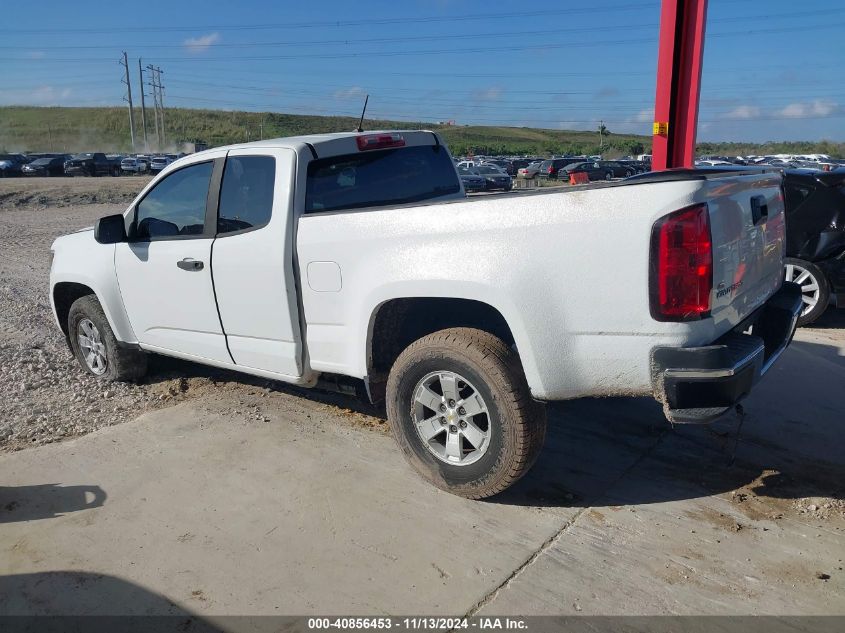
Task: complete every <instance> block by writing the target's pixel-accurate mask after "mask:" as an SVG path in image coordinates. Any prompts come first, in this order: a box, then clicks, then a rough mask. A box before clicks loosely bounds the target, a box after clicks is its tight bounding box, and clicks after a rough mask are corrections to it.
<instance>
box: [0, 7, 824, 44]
mask: <svg viewBox="0 0 845 633" xmlns="http://www.w3.org/2000/svg"><path fill="white" fill-rule="evenodd" d="M840 13H841V11H840V10H839V9H822V10H818V11H801V12H798V11H796V12H790V13H779V14H769V15H763V16H742V17H728V18H716V19H712V20H710V22H713V23H724V22H742V21H746V20H749V19H756V20H766V19H780V18H784V17H809V16H815V15H829V14H840ZM656 26H657V25H656V24H655V22H646V23H643V24H623V25H616V26H607V25H605V26H597V27H575V28H564V29H543V30H532V31H498V32H494V33H459V34H448V35H418V36H399V37H376V38H348V37H347V38H340V39H331V40H299V41H291V40H285V41H283V42H279V41H274V42H246V43H225V42H214V43H210V44H206V45H204V46H203V49H204V50H205V49H218V48H260V47H265V46H266V47H299V46H330V45H336V44H337V45H344V44H346V45H348V44H388V43H397V42H401V43H406V42H414V41H419V42H427V41H438V40H467V39H477V38H485V39H489V38H496V37H513V36H537V35H557V34H565V33H582V32H583V33H590V32H601V33H603V32H607V31H630V30H632V29H652V30H654V29H655V28H656ZM794 28H795V25H794V24H792V25H790V29H793V30H794ZM140 46H143V47H144V48H146V49H184V48H185V46H186V45H185V44H184V43H183V44H140ZM110 48H114V45H111V44H84V45H79V44H75V45H60V46H38V49H39V50H42V51H43V50H97V49H110ZM3 49H12V50H19V49H20V45H17V46H0V50H3Z"/></svg>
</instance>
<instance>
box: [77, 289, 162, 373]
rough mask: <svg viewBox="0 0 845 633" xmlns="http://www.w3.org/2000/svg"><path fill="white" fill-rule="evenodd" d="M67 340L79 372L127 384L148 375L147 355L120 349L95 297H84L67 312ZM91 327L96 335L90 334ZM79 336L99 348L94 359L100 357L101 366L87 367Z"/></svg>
mask: <svg viewBox="0 0 845 633" xmlns="http://www.w3.org/2000/svg"><path fill="white" fill-rule="evenodd" d="M67 321H68V323H67V326H68V340H69V341H70V347H71V350H73V355H74V356H76V360H78V361H79V364H80V365H81V366H82V369H83V370H84V371H86V372H87V373H88V374H90V375H92V376H94V377H95V378H97V379H98V380H103V381H108V382H113V381H130V380H137V379H138V378H141V377H142V376H144V375H145V374H146V373H147V355H146V354H145V353H143V352H141V351H138V350H134V349H128V348H125V347H120V346H119V345H118V343H117V339H116V338H115V336H114V332H112V329H111V326H110V325H109V322H108V319H106V315H105V313H104V312H103V308H102V307H101V306H100V302H99V301H97V297H96V296H95V295H86V296H84V297H80V298H79V299H77V300H76V301H74V302H73V305H71V307H70V311H69V312H68V319H67ZM91 326H93V328H95V329H94V333H95V334H96V336H92V335H91V330H90V327H91ZM80 334H82V335H87V338H88V339H89V341H90V340H94V341H95V342H97V343H98V345H101V347H100V348H99V353H98V354H95V356H98V357H101V358H102V367H100V363H96V364H94V366H92V365H89V363H88V362H87V361H86V355H87V354H86V351H84V348H83V343H82V341H81V340H80Z"/></svg>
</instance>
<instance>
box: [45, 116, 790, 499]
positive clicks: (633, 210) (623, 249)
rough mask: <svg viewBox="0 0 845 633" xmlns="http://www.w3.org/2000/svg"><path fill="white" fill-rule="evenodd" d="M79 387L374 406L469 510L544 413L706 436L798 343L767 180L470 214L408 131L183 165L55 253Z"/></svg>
mask: <svg viewBox="0 0 845 633" xmlns="http://www.w3.org/2000/svg"><path fill="white" fill-rule="evenodd" d="M52 252H53V261H52V267H51V272H50V300H51V302H52V306H53V309H54V311H55V316H56V321H57V323H58V325H59V327H60V328H61V329H62V331H63V332H64V334H65V336H66V337H67V340H68V343H69V345H70V347H71V349H72V351H73V353H74V354H75V355H76V357H77V358H78V360H79V362H80V364H81V365H82V368H83V369H84V370H85V371H87V372H90V373H91V374H93V375H94V376H97V377H99V378H101V379H103V380H132V379H138V378H140V377H141V376H142V375H143V374H144V372H145V371H146V364H147V363H146V359H147V354H148V353H150V352H154V353H157V354H166V355H169V356H175V357H179V358H184V359H189V360H193V361H196V362H199V363H204V364H207V365H212V366H215V367H222V368H227V369H233V370H236V371H242V372H245V373H248V374H254V375H257V376H263V377H266V378H271V379H275V380H280V381H285V382H288V383H293V384H297V385H301V386H307V387H311V386H318V385H322V384H328V383H333V384H344V381H349V382H350V383H355V382H357V384H359V385H362V386H366V390H367V393H368V394H369V396H370V398H371V399H372V400H373V401H381V400H385V401H386V408H387V413H388V418H389V421H390V424H391V427H392V430H393V433H394V436H395V438H396V439H397V441H398V444H399V447H400V448H401V450H402V452H403V453H404V454H405V456H406V457H407V459H408V461H409V462H410V463H411V464H412V465H413V466H414V467H415V468H416V469H417V470H418V471H419V472H420V473H421V474H422V475H423V476H424V477H425V478H426V479H428V480H429V481H431V482H432V483H434V484H435V485H437V486H439V487H441V488H443V489H446V490H449V491H451V492H454V493H456V494H459V495H463V496H466V497H471V498H481V497H486V496H489V495H492V494H495V493H497V492H500V491H502V490H504V489H505V488H507V487H508V486H509V485H511V484H512V483H513V482H514V481H516V480H517V479H518V478H519V477H521V476H522V475H523V474H525V472H527V470H528V469H529V468H530V467H531V465H532V463H533V462H534V460H535V458H536V457H537V455H538V452H539V451H540V447H541V445H542V442H543V438H544V434H545V427H546V417H545V410H544V405H543V403H544V402H546V401H552V400H565V399H569V398H578V397H582V396H611V395H619V394H624V395H633V394H652V395H653V396H654V397H655V398H656V399H657V400H659V401H660V402H661V403H662V404H663V409H664V412H665V415H666V417H667V418H668V419H669V420H670V421H673V422H705V421H709V420H712V419H714V418H716V417H718V416H719V415H721V414H723V413H725V412H726V411H729V410H730V408H731V407H732V406H733V405H734V404H735V403H737V402H738V401H739V400H740V399H741V398H742V397H744V396H745V395H746V394H748V393H749V391H750V390H751V388H752V386H753V384H754V383H755V382H756V381H757V380H758V379H759V378H760V376H761V375H763V374H764V373H765V372H766V370H767V369H768V368H769V367H770V366H771V364H772V363H773V362H774V361H775V360H776V359H777V357H778V356H779V355H780V353H781V352H782V351H783V349H784V348H785V347H786V346H787V344H788V343H789V341H790V339H791V336H792V334H793V332H794V328H795V319H796V316H797V314H798V312H799V311H800V307H801V298H800V290H799V289H798V288H797V287H796V286H794V285H793V284H783V281H782V280H783V272H782V271H783V261H782V259H783V253H784V213H783V198H782V195H781V177H780V174H778V173H759V172H757V173H754V174H751V175H743V174H737V173H736V172H728V173H722V174H719V173H715V174H701V173H696V172H691V171H678V172H665V173H661V174H651V175H648V176H646V177H641V178H640V179H639V180H636V181H633V182H625V181H623V182H619V183H608V184H598V185H592V186H587V187H584V188H572V189H570V190H566V189H564V190H545V191H539V192H525V193H512V194H508V195H502V196H498V197H492V196H487V197H479V198H472V199H468V198H466V197H465V195H464V192H463V189H462V186H461V181H460V179H459V178H458V175H457V173H456V170H455V167H454V164H453V161H452V159H451V157H450V155H449V152H448V150H447V149H446V147H445V146H444V145H443V143H442V142H441V140H440V138H439V137H438V136H437V134H435V133H432V132H423V131H402V132H377V133H343V134H327V135H317V136H303V137H296V138H285V139H276V140H270V141H262V142H258V143H248V144H244V145H236V146H231V147H223V148H218V149H212V150H208V151H204V152H200V153H197V154H194V155H191V156H187V157H185V158H181V159H179V160H177V161H175V162H174V163H173V164H171V165H169V166H167V167H166V168H165V169H164V170H162V173H161V174H159V175H158V177H156V178H155V179H154V180H153V181H152V182H150V183H149V185H147V186H146V187H145V188H144V190H143V191H142V192H141V193H140V195H138V197H137V198H136V199H135V201H134V202H133V203H132V204H131V205H130V206H129V208H128V209H127V210H126V211H125V212H124V213H123V214H120V215H113V216H108V217H104V218H102V219H100V220H99V221H98V222H97V225H96V227H95V228H94V229H93V230H90V229H88V230H83V231H80V232H78V233H74V234H72V235H67V236H64V237H61V238H59V239H57V240H56V241H55V242H54V244H53V246H52Z"/></svg>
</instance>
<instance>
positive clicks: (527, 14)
mask: <svg viewBox="0 0 845 633" xmlns="http://www.w3.org/2000/svg"><path fill="white" fill-rule="evenodd" d="M656 6H657V3H656V2H651V3H645V2H638V3H634V4H622V5H615V6H605V5H603V6H601V7H581V8H578V7H573V8H568V9H560V10H550V11H517V12H508V13H472V14H464V15H453V16H442V15H441V16H416V17H411V18H408V17H404V18H396V17H394V18H366V19H357V20H322V21H311V22H285V23H281V24H279V23H276V24H272V23H257V24H256V23H253V24H206V25H202V26H201V25H197V24H191V25H187V26H165V27H162V26H133V27H124V26H113V27H111V28H108V27H97V28H75V29H0V33H19V34H26V35H33V34H39V33H50V34H55V33H118V32H127V31H128V32H132V33H140V32H159V33H164V32H177V33H178V32H185V31H190V32H196V31H198V30H214V31H252V30H267V29H285V30H290V29H304V28H336V27H348V26H366V25H386V24H403V23H407V22H411V23H413V24H421V23H436V22H464V21H467V20H472V21H477V20H503V19H507V20H512V19H521V18H532V17H549V16H553V15H567V16H571V15H581V14H592V13H603V12H607V11H632V10H643V9H648V8H650V7H656Z"/></svg>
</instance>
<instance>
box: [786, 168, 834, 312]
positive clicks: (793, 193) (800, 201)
mask: <svg viewBox="0 0 845 633" xmlns="http://www.w3.org/2000/svg"><path fill="white" fill-rule="evenodd" d="M783 175H784V179H783V189H784V194H785V197H786V255H787V257H786V260H785V265H786V280H787V281H794V282H795V283H797V284H799V285H800V286H801V290H802V291H803V293H804V297H803V298H804V311H803V312H802V313H801V316H800V317H799V319H798V324H799V325H807V324H809V323H812V322H813V321H815V320H816V319H817V318H819V317H820V316H821V315H822V313H823V312H824V311H825V309H826V308H827V306H828V304H829V303H830V300H831V298H833V299H834V300H835V302H836V305H837V307H839V308H845V168H839V169H835V170H833V171H815V170H809V169H787V170H785V171H784V174H783Z"/></svg>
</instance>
